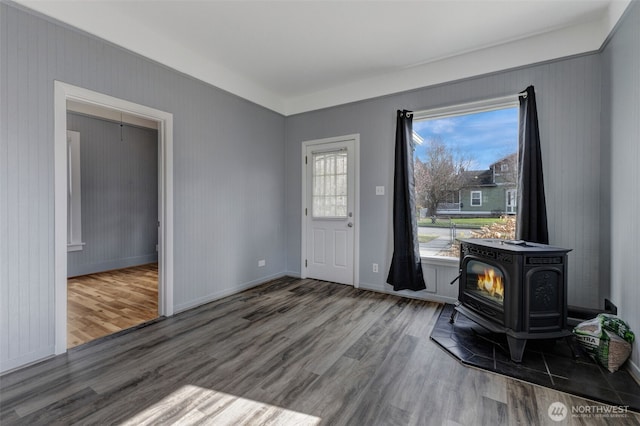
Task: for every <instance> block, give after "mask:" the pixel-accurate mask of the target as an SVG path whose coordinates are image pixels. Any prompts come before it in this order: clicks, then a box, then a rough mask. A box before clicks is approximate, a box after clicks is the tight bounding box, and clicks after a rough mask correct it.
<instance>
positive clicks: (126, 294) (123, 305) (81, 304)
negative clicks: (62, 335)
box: [67, 263, 158, 348]
mask: <svg viewBox="0 0 640 426" xmlns="http://www.w3.org/2000/svg"><path fill="white" fill-rule="evenodd" d="M157 317H158V264H157V263H151V264H148V265H141V266H135V267H131V268H126V269H118V270H115V271H108V272H100V273H97V274H91V275H83V276H80V277H74V278H69V279H68V280H67V348H72V347H75V346H78V345H80V344H83V343H86V342H89V341H91V340H94V339H97V338H100V337H103V336H107V335H109V334H113V333H116V332H118V331H121V330H125V329H127V328H130V327H133V326H136V325H138V324H141V323H144V322H146V321H150V320H153V319H155V318H157Z"/></svg>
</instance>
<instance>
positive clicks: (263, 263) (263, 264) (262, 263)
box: [258, 259, 267, 266]
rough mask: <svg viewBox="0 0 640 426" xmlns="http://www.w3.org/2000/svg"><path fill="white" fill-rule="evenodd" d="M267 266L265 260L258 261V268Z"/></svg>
mask: <svg viewBox="0 0 640 426" xmlns="http://www.w3.org/2000/svg"><path fill="white" fill-rule="evenodd" d="M266 264H267V261H266V260H264V259H261V260H258V266H265V265H266Z"/></svg>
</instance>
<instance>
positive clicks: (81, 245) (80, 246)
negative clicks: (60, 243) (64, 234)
mask: <svg viewBox="0 0 640 426" xmlns="http://www.w3.org/2000/svg"><path fill="white" fill-rule="evenodd" d="M84 245H85V243H71V244H67V252H70V251H82V249H83V248H84Z"/></svg>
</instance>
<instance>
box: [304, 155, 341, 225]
mask: <svg viewBox="0 0 640 426" xmlns="http://www.w3.org/2000/svg"><path fill="white" fill-rule="evenodd" d="M311 161H312V164H313V185H312V195H311V198H312V216H313V217H314V218H336V219H344V218H346V217H347V150H346V149H341V150H337V151H325V152H314V153H313V156H312V160H311Z"/></svg>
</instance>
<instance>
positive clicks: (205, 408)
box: [123, 385, 321, 426]
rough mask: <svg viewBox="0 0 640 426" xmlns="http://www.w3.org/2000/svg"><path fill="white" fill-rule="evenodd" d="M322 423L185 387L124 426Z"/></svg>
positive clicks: (303, 424) (306, 415) (301, 414)
mask: <svg viewBox="0 0 640 426" xmlns="http://www.w3.org/2000/svg"><path fill="white" fill-rule="evenodd" d="M320 421H321V419H320V418H319V417H315V416H312V415H309V414H305V413H299V412H297V411H293V410H288V409H286V408H282V407H278V406H275V405H271V404H266V403H264V402H260V401H253V400H251V399H247V398H242V397H238V396H235V395H230V394H227V393H224V392H218V391H216V390H212V389H206V388H202V387H199V386H194V385H184V386H182V387H180V388H179V389H177V390H176V391H175V392H173V393H171V394H170V395H167V396H166V397H164V398H162V399H161V400H160V401H158V402H156V403H154V404H153V405H151V406H149V407H147V408H145V409H144V410H142V411H140V412H139V413H137V414H136V415H135V416H134V417H132V418H130V419H128V420H127V421H126V422H125V423H123V424H124V425H141V424H159V423H167V422H168V423H172V424H178V423H179V424H180V425H189V424H196V423H198V424H202V423H204V424H215V425H216V426H224V425H234V426H237V425H249V424H251V425H256V424H259V425H296V426H306V425H308V426H313V425H317V424H319V423H320Z"/></svg>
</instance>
